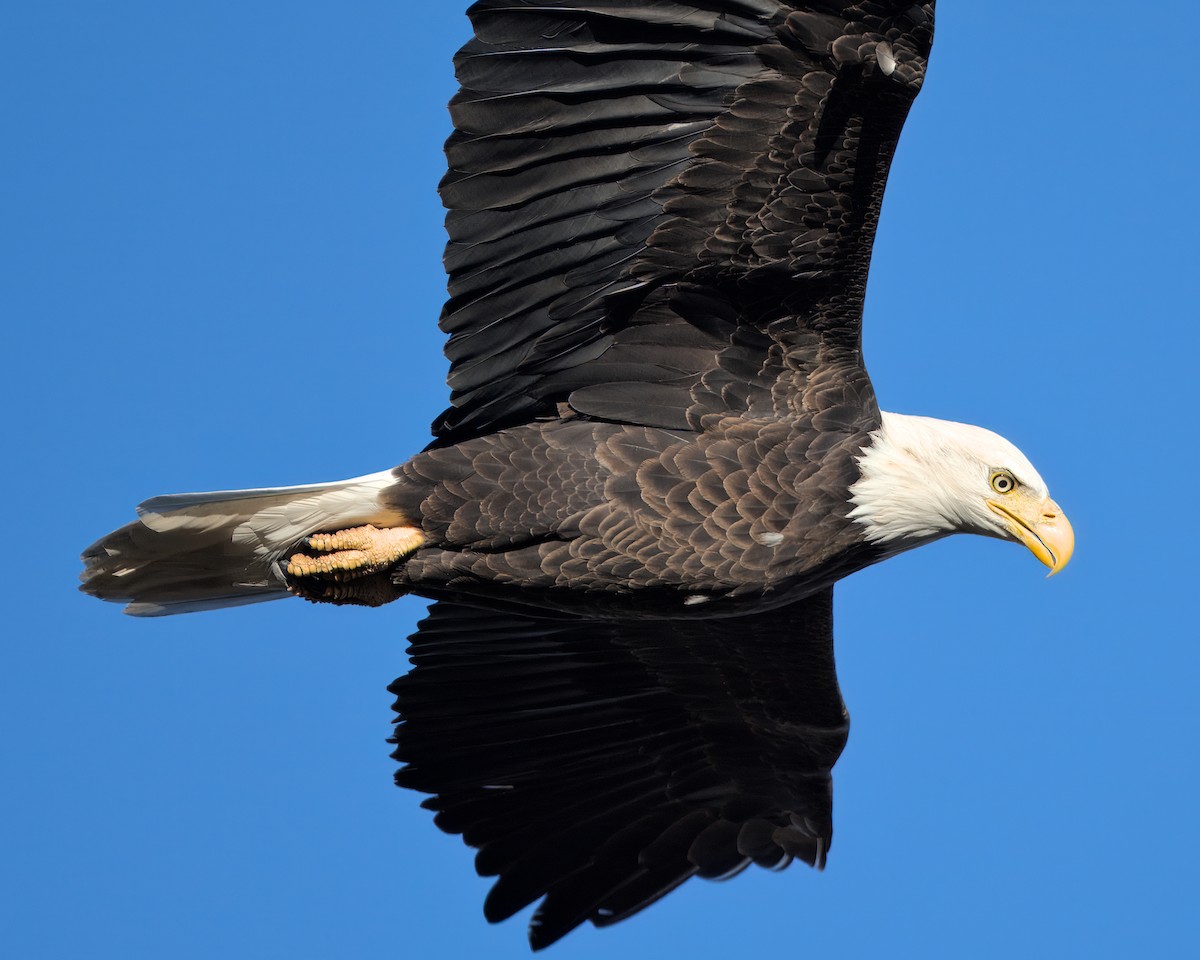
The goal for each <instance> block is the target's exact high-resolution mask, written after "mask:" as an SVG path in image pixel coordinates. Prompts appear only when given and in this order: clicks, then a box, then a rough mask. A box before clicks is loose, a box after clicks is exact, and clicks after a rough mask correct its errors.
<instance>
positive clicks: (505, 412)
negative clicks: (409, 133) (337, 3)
mask: <svg viewBox="0 0 1200 960" xmlns="http://www.w3.org/2000/svg"><path fill="white" fill-rule="evenodd" d="M469 14H470V16H471V19H472V22H473V24H474V27H475V39H473V40H472V41H471V42H470V43H468V44H467V45H466V46H465V47H464V48H463V49H462V50H461V51H460V52H459V54H458V56H457V57H456V59H455V63H456V65H457V71H458V77H459V79H460V81H461V84H462V89H461V90H460V92H459V93H458V95H457V96H456V97H455V98H454V100H453V102H452V104H451V112H452V115H453V119H454V123H455V127H456V130H455V133H454V134H453V136H451V138H450V140H449V142H448V143H447V146H446V153H447V159H448V161H449V167H450V170H449V173H448V174H447V176H446V178H445V180H444V182H443V185H442V197H443V200H444V202H445V204H446V206H447V207H448V209H449V214H448V216H447V229H448V231H449V234H450V243H449V245H448V247H447V250H446V257H445V260H446V267H447V269H448V271H449V274H450V280H449V293H450V299H449V301H448V302H447V304H446V307H445V310H444V312H443V316H442V320H441V325H442V328H443V329H444V330H445V331H446V333H447V334H449V340H448V342H447V345H446V355H447V356H448V358H449V359H450V363H451V369H450V376H449V382H450V386H451V388H452V403H453V406H452V407H451V408H450V409H449V410H447V411H446V412H445V413H444V414H442V415H441V416H440V417H439V418H438V420H437V421H435V423H434V432H435V434H437V436H438V437H439V442H453V441H454V440H456V439H460V438H462V437H463V436H467V435H472V434H476V433H480V432H486V431H487V430H492V429H496V428H498V427H501V426H504V425H507V424H512V423H517V422H523V421H526V420H528V419H530V418H531V417H533V416H537V415H542V414H546V413H551V414H552V413H553V412H554V410H555V405H556V404H557V403H559V402H564V401H565V402H569V403H571V405H572V406H573V407H575V408H576V409H577V410H580V411H581V412H585V413H588V414H590V415H594V416H600V417H604V418H608V419H618V420H623V419H633V420H635V421H636V422H647V423H651V424H654V425H661V426H680V425H684V424H686V423H687V422H688V419H687V418H686V417H685V416H684V414H685V411H686V410H687V408H688V407H689V406H690V405H692V404H693V403H696V402H697V399H696V396H695V394H696V392H697V388H698V387H699V392H700V393H703V392H704V388H703V386H701V377H702V375H703V374H705V373H706V372H711V371H714V370H717V369H718V368H723V369H724V370H725V376H724V381H728V382H722V378H721V377H718V378H717V380H716V381H714V382H713V383H709V384H708V385H707V386H708V392H709V393H710V394H711V393H713V392H714V391H716V392H717V393H721V392H722V391H726V392H728V385H729V383H732V382H736V381H748V380H753V379H755V376H756V369H757V368H758V367H762V366H763V364H764V362H766V361H767V358H768V355H769V354H771V353H772V345H773V344H779V343H782V345H783V352H784V353H786V352H787V348H788V346H789V338H790V337H791V336H793V335H798V334H799V332H800V331H801V330H807V331H809V332H812V331H816V332H819V333H822V334H826V333H829V332H830V331H832V332H833V333H834V334H835V335H837V336H840V337H841V338H842V339H844V340H845V342H846V343H848V344H850V345H851V348H852V349H853V350H857V343H858V326H859V323H860V321H861V307H862V296H863V291H864V289H865V283H866V276H867V268H868V263H869V257H870V250H871V244H872V241H873V239H874V233H875V224H876V221H877V218H878V213H879V206H880V202H881V199H882V195H883V188H884V183H885V181H886V178H887V170H888V166H889V163H890V161H891V156H892V153H893V151H894V148H895V145H896V140H897V138H898V137H899V133H900V128H901V125H902V123H903V121H904V117H905V116H906V114H907V112H908V108H909V105H910V103H911V101H912V99H913V97H915V96H916V93H917V91H918V90H919V88H920V85H921V82H922V80H923V77H924V71H925V63H926V59H927V56H928V53H929V49H930V44H931V42H932V35H933V3H932V2H928V3H913V2H911V0H858V2H839V0H812V2H809V3H793V2H782V0H479V2H477V3H475V5H474V6H472V7H471V9H470V11H469ZM773 321H782V322H781V323H775V322H773ZM746 326H750V327H753V328H754V332H753V333H748V332H746V331H745V330H743V329H741V328H744V327H746ZM764 333H765V334H767V335H766V336H764ZM731 346H732V347H733V348H734V349H733V351H732V352H733V355H732V356H729V357H725V358H723V359H722V358H721V357H720V356H719V354H721V353H722V352H723V351H728V350H729V349H730V348H731ZM809 348H811V345H809ZM775 353H776V354H778V353H779V351H778V350H776V351H775ZM773 363H774V365H775V366H776V367H782V366H786V365H787V364H786V363H785V361H784V360H782V359H781V358H780V357H779V356H775V357H774V360H773ZM759 379H762V380H763V382H762V383H761V384H759V385H758V389H764V390H766V391H767V392H768V393H769V392H770V386H771V385H770V382H769V381H770V380H771V377H769V376H768V377H759ZM612 384H619V386H616V387H613V386H610V385H612ZM742 392H744V390H743V391H742ZM700 402H703V400H701V401H700ZM718 402H727V403H730V404H732V405H733V406H735V407H736V406H737V405H739V404H752V403H753V399H750V400H747V399H746V398H745V397H742V396H741V395H740V394H739V391H738V390H736V389H734V390H733V392H732V395H731V396H726V397H723V398H721V399H720V400H719V401H718ZM639 412H640V418H639Z"/></svg>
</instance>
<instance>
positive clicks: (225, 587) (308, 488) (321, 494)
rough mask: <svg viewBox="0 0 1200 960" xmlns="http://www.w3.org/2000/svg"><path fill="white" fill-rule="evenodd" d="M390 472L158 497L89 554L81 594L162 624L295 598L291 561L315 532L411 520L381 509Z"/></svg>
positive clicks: (384, 507) (94, 545) (91, 547)
mask: <svg viewBox="0 0 1200 960" xmlns="http://www.w3.org/2000/svg"><path fill="white" fill-rule="evenodd" d="M395 482H396V478H395V477H394V476H393V474H392V472H391V471H390V470H385V471H383V472H381V473H374V474H369V475H368V476H365V477H354V478H352V479H349V480H336V481H333V482H331V483H316V484H308V485H305V486H298V487H270V488H263V489H258V490H220V491H214V492H210V493H182V494H174V495H172V496H166V497H155V498H154V499H152V500H147V501H146V502H145V503H142V504H140V505H139V506H138V508H137V511H138V519H137V520H135V521H134V522H133V523H129V524H126V525H125V526H123V527H121V528H120V529H119V530H114V531H113V532H112V533H110V534H109V535H108V536H106V537H103V538H101V539H100V540H97V541H96V542H95V543H94V544H92V545H91V546H90V547H88V548H87V550H85V551H84V553H83V563H84V570H83V573H82V574H81V575H80V580H82V581H83V583H82V586H81V587H80V589H81V590H82V591H83V592H84V593H89V594H91V595H92V596H94V597H99V598H100V599H101V600H109V601H113V602H117V603H125V604H126V607H125V612H126V613H128V614H132V615H133V616H135V617H160V616H167V615H170V614H176V613H191V612H193V611H197V610H215V609H218V608H220V607H233V606H240V605H243V604H248V603H260V602H262V601H265V600H278V599H281V598H283V597H286V596H289V590H288V584H287V580H286V579H285V566H286V564H287V559H288V557H289V556H290V555H291V554H292V553H293V552H294V551H295V549H296V548H297V547H298V546H299V545H300V544H301V542H302V541H303V540H304V539H305V538H306V537H308V536H310V535H311V534H314V533H319V532H325V531H331V530H340V529H344V528H346V527H351V526H354V525H356V524H378V525H380V526H398V525H401V524H403V523H404V522H405V521H404V519H403V517H402V516H400V514H399V513H398V511H397V510H395V509H394V508H390V507H388V506H387V505H386V504H384V503H382V502H381V496H380V495H381V493H382V492H383V491H384V490H386V489H388V488H389V487H391V486H392V485H393V484H394V483H395Z"/></svg>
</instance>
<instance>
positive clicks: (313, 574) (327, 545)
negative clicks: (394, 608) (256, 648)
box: [287, 524, 425, 606]
mask: <svg viewBox="0 0 1200 960" xmlns="http://www.w3.org/2000/svg"><path fill="white" fill-rule="evenodd" d="M424 540H425V537H424V535H423V534H422V533H421V531H420V530H418V529H417V528H416V527H382V528H380V527H376V526H374V525H372V524H367V525H366V526H362V527H351V528H350V529H348V530H338V531H337V532H335V533H317V534H313V536H311V537H309V538H308V539H307V540H305V541H304V542H303V544H302V549H303V550H304V551H305V552H303V553H296V554H293V556H292V558H291V559H290V560H289V561H288V565H287V575H288V577H289V583H288V587H289V589H290V590H291V591H292V592H293V593H295V594H298V595H299V596H302V597H304V598H305V599H308V600H313V601H323V602H326V603H363V604H366V605H368V606H379V605H380V604H382V603H387V602H389V601H390V600H395V599H396V597H398V596H400V593H399V591H397V590H396V589H395V588H394V587H392V585H391V578H390V577H388V576H387V575H386V574H387V572H388V571H389V570H391V568H392V567H394V566H395V565H396V564H397V563H399V562H400V561H401V560H403V559H404V558H405V557H407V556H409V555H410V554H412V553H413V552H414V551H415V550H416V549H417V548H418V547H420V546H421V544H422V543H423V542H424ZM368 580H369V581H370V582H367V581H368ZM385 587H386V589H385Z"/></svg>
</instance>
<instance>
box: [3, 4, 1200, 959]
mask: <svg viewBox="0 0 1200 960" xmlns="http://www.w3.org/2000/svg"><path fill="white" fill-rule="evenodd" d="M462 5H465V0H461V3H460V0H436V2H435V3H416V2H414V0H406V2H361V3H349V4H335V3H315V2H286V3H285V2H277V3H273V2H263V0H239V2H237V3H233V2H210V3H205V4H183V3H170V4H164V3H161V2H150V0H146V2H140V3H139V2H129V0H120V2H118V0H113V2H109V3H93V2H82V0H78V2H67V0H41V2H39V3H36V4H35V3H26V4H11V5H8V7H7V8H6V11H5V13H4V14H3V16H2V18H0V20H2V29H0V89H2V90H3V91H4V94H3V96H2V97H0V137H2V138H3V141H4V142H3V144H2V151H0V157H2V160H0V163H3V167H4V192H3V199H2V201H0V202H2V204H3V206H2V208H0V229H2V231H3V240H2V242H3V250H2V251H0V270H3V303H2V305H0V306H2V310H3V330H4V355H5V361H6V362H5V364H4V366H5V376H4V377H3V379H2V380H0V391H2V394H3V395H2V397H0V400H2V401H3V404H4V410H5V412H6V416H5V417H4V420H3V424H4V426H3V430H4V434H5V442H4V450H5V462H4V470H3V473H4V481H3V482H4V485H5V489H4V491H3V496H4V502H5V504H6V510H5V518H4V526H5V533H4V537H3V539H4V541H5V548H4V552H3V558H4V559H3V563H4V575H3V582H4V585H5V588H6V595H7V600H6V604H5V606H6V615H5V634H6V639H5V641H4V643H3V645H2V647H0V656H3V664H2V667H0V709H2V710H3V717H2V718H0V721H2V723H3V730H4V733H5V736H4V746H3V778H4V788H3V793H2V795H0V806H2V807H3V809H2V810H0V824H2V825H3V827H2V829H3V830H4V832H5V837H4V839H3V854H2V860H0V863H2V869H3V871H4V872H5V873H6V874H8V875H9V880H10V882H11V883H12V886H11V887H10V888H9V892H8V893H7V894H5V895H4V896H3V897H2V898H0V912H3V913H5V914H9V915H7V916H3V917H0V929H3V930H4V940H5V949H6V952H7V953H8V955H10V956H13V957H22V958H27V957H29V958H41V957H49V958H58V957H88V958H106V957H120V958H142V957H146V958H158V957H171V958H173V960H188V958H201V957H203V958H208V957H218V956H220V957H234V958H240V957H253V958H257V957H282V956H289V957H293V958H310V957H311V958H325V957H366V956H384V955H389V956H400V957H425V956H443V957H465V956H473V955H478V954H480V953H483V954H485V955H487V956H489V957H495V958H499V957H520V956H524V955H525V950H526V948H525V943H524V940H525V937H524V931H523V920H518V921H513V922H510V923H508V924H506V925H504V926H500V927H489V926H487V925H486V924H485V923H484V921H483V919H482V916H481V913H480V903H481V899H482V896H483V894H484V892H485V889H486V882H485V881H482V880H479V879H476V878H475V877H474V875H473V871H472V868H471V854H470V852H469V851H468V850H467V849H466V848H465V847H463V846H462V845H461V843H460V842H459V841H458V839H457V838H452V837H447V836H444V835H442V834H440V833H439V832H438V831H437V830H436V829H435V828H434V827H433V826H432V823H431V822H430V818H429V816H428V815H427V814H426V813H424V812H423V811H421V810H419V809H418V802H419V797H418V796H417V795H415V794H410V793H402V792H400V791H397V790H396V789H395V788H393V787H392V786H391V774H392V769H393V763H392V761H391V760H389V759H388V747H387V745H386V744H385V742H384V740H385V737H386V736H387V735H388V731H389V720H390V716H391V715H390V710H389V706H390V697H389V696H388V694H387V692H386V690H385V687H386V685H387V683H388V682H389V681H390V680H391V679H392V678H393V677H394V676H396V675H397V674H399V673H401V672H402V671H403V669H404V667H405V657H404V647H405V637H406V635H407V634H408V633H409V632H410V631H411V629H412V628H413V625H414V623H415V621H416V620H417V619H418V618H419V616H420V615H421V612H422V609H423V605H422V604H421V602H419V601H418V600H415V599H413V600H405V601H402V602H399V603H397V604H394V605H392V606H390V607H387V608H384V609H382V610H377V611H362V610H352V609H331V608H315V607H311V606H309V605H306V604H302V603H298V602H289V603H280V604H268V605H265V606H261V607H257V608H250V609H243V610H234V611H229V612H222V613H216V614H209V615H201V616H194V617H184V618H178V619H173V620H160V621H154V622H138V621H135V620H131V619H129V618H126V617H122V616H121V615H120V614H119V612H118V610H117V609H116V608H114V607H107V606H102V605H100V604H98V603H96V602H95V601H93V600H90V599H88V598H85V597H83V596H81V595H79V594H77V593H76V592H75V589H74V580H75V576H76V573H77V569H78V567H77V555H78V553H79V550H80V549H81V548H82V547H84V546H85V545H87V544H88V543H89V542H90V541H92V540H93V539H95V538H96V537H97V536H99V535H101V534H103V533H105V532H106V531H108V530H109V529H111V528H112V527H115V526H117V525H119V524H121V523H124V522H126V521H127V520H128V519H130V518H131V516H132V508H133V505H134V504H135V503H136V502H137V501H139V500H141V499H143V498H145V497H147V496H150V495H154V494H159V493H166V492H175V491H180V490H198V489H208V488H219V487H234V486H255V485H269V484H276V483H298V482H302V481H309V480H323V479H331V478H335V477H341V476H348V475H355V474H361V473H365V472H368V471H372V470H376V469H380V468H383V467H385V466H388V465H391V464H393V463H395V462H397V461H399V460H401V459H403V458H404V457H406V456H407V455H408V454H410V453H412V452H414V451H415V450H417V449H418V448H420V447H421V446H422V445H423V444H424V442H425V440H426V438H427V424H428V422H429V420H430V418H431V417H432V416H433V415H434V414H435V413H436V412H437V411H438V410H440V409H441V407H442V406H443V404H444V401H445V388H444V386H443V383H442V378H443V375H444V364H443V362H442V358H441V355H440V346H441V338H440V335H439V334H438V332H437V330H436V327H435V320H436V317H437V314H438V310H439V307H440V302H441V298H442V293H443V277H442V272H441V267H440V262H439V260H440V255H441V245H442V239H443V238H442V232H441V210H440V207H439V204H438V200H437V196H436V193H435V186H436V183H437V180H438V178H439V177H440V175H441V172H442V159H441V151H440V145H441V141H442V140H443V138H444V136H445V135H446V134H447V132H448V130H449V126H448V120H447V115H446V113H445V109H444V105H445V102H446V100H447V99H448V98H449V97H450V95H451V94H452V92H453V90H454V84H453V80H452V74H451V68H450V58H451V55H452V53H453V51H454V49H455V48H456V47H457V46H458V45H459V44H461V43H462V42H463V41H464V40H465V39H466V38H467V36H468V25H467V21H466V20H465V19H464V18H463V17H462V15H461V9H460V7H461V6H462ZM941 6H942V9H941V11H940V14H939V26H938V32H939V33H938V39H937V43H936V46H935V51H934V59H933V64H932V68H931V70H930V73H929V77H928V83H927V85H926V89H925V92H924V94H923V95H922V97H921V99H920V100H919V102H918V104H917V106H916V108H915V111H914V113H913V115H912V118H911V120H910V122H909V125H908V128H907V129H906V131H905V134H904V138H903V141H902V143H901V147H900V153H899V157H898V159H897V161H896V164H895V166H894V168H893V177H892V185H891V187H890V189H889V194H888V199H887V205H886V209H885V217H884V223H883V226H882V228H881V231H880V234H879V240H878V243H877V246H876V265H875V268H874V271H873V273H872V282H871V290H870V299H869V303H868V316H867V344H866V346H867V352H868V360H869V361H870V364H871V369H872V373H873V375H874V377H875V382H876V385H877V388H878V392H879V395H880V397H881V400H882V402H883V404H884V405H885V407H887V408H889V409H894V410H899V411H903V412H910V413H926V414H930V415H936V416H943V417H947V418H952V419H961V420H966V421H972V422H978V423H982V424H985V425H987V426H990V427H993V428H995V429H997V430H999V431H1001V432H1002V433H1004V434H1006V435H1008V436H1009V437H1011V438H1012V439H1013V440H1014V441H1016V442H1017V443H1018V445H1020V446H1022V447H1023V449H1024V450H1025V451H1026V452H1027V453H1028V454H1029V455H1030V456H1031V458H1032V459H1033V460H1034V462H1035V463H1037V464H1038V465H1039V466H1040V467H1041V470H1042V473H1043V474H1044V475H1045V476H1046V478H1047V479H1048V480H1049V482H1050V484H1051V489H1052V490H1053V492H1054V494H1055V496H1056V497H1057V498H1058V499H1059V500H1060V502H1061V503H1062V504H1063V505H1064V507H1065V508H1066V510H1067V512H1068V514H1069V515H1070V516H1071V517H1072V519H1073V520H1074V522H1075V525H1076V529H1077V532H1078V552H1077V554H1076V559H1075V561H1074V563H1073V564H1072V566H1071V568H1070V569H1069V570H1068V571H1067V572H1066V573H1065V574H1064V575H1062V576H1061V577H1059V578H1056V579H1055V580H1054V581H1051V582H1046V581H1045V580H1044V579H1043V576H1042V574H1043V571H1042V568H1041V567H1040V566H1039V565H1038V564H1037V563H1036V562H1035V561H1034V560H1033V558H1032V557H1030V556H1029V555H1028V554H1027V552H1025V551H1023V550H1021V549H1019V548H1016V547H1013V546H1011V545H1006V544H1001V543H997V542H992V541H983V540H975V539H969V538H956V539H954V540H952V541H947V542H944V543H941V544H938V545H936V546H934V547H931V548H928V549H925V550H922V551H918V552H916V553H913V554H909V555H907V556H905V557H901V558H899V559H897V560H895V561H892V562H889V563H887V564H884V565H882V566H880V567H878V568H875V569H873V570H870V571H868V572H866V573H864V574H861V575H859V576H856V577H854V578H853V579H851V580H850V581H849V582H847V583H845V584H844V585H843V586H842V587H840V588H839V591H838V618H839V623H838V638H839V639H838V656H839V666H840V673H841V678H842V682H843V689H844V694H845V697H846V700H847V702H848V704H849V706H850V709H851V712H852V714H853V717H854V723H853V730H852V733H851V738H850V745H849V747H848V749H847V751H846V753H845V755H844V756H843V758H842V760H841V762H840V763H839V764H838V767H837V769H836V771H835V783H836V801H835V821H836V824H837V837H836V842H835V843H834V846H833V850H832V853H831V856H830V861H829V868H828V870H827V871H826V872H825V873H824V874H823V875H822V874H816V873H813V872H811V871H809V870H806V869H804V868H803V867H799V868H797V867H793V868H792V869H791V870H789V871H788V872H787V873H786V874H784V875H782V876H776V875H771V874H766V873H764V872H761V871H752V872H750V873H747V874H745V875H743V876H742V877H740V878H738V879H737V880H734V881H732V882H731V883H729V884H724V885H720V884H711V883H704V882H700V881H693V882H691V883H689V884H687V885H686V886H685V887H684V888H683V889H682V890H680V891H679V892H677V893H675V894H673V895H671V896H670V897H668V898H667V899H666V900H665V901H663V902H662V903H660V904H658V905H657V906H655V907H654V908H652V909H651V910H650V911H648V912H647V913H646V914H644V915H642V916H640V917H638V918H636V919H635V920H633V921H631V922H629V923H627V924H624V925H622V926H620V927H618V928H615V929H612V930H608V931H594V930H592V929H591V928H587V929H583V930H581V931H579V932H577V933H575V934H573V935H572V936H570V937H569V938H568V939H567V940H565V941H564V942H563V943H562V944H560V945H559V946H558V947H557V948H555V956H557V957H562V958H564V960H566V958H575V957H600V956H606V957H608V956H621V957H624V958H628V960H635V958H648V957H662V956H676V955H685V954H686V955H689V956H692V957H697V958H707V957H714V958H715V957H727V956H732V955H741V956H793V955H794V956H814V957H815V956H833V957H880V956H886V957H899V956H917V957H930V956H948V957H949V956H953V957H968V956H969V957H1005V958H1007V957H1014V956H1035V957H1037V956H1047V957H1060V956H1089V957H1098V956H1120V955H1123V954H1128V953H1129V952H1131V951H1136V952H1137V954H1139V955H1142V956H1184V955H1190V950H1189V947H1194V941H1195V937H1196V934H1197V925H1198V923H1200V922H1198V921H1197V919H1196V893H1197V881H1196V875H1195V866H1194V865H1195V862H1196V855H1197V852H1198V851H1197V840H1198V839H1200V838H1198V827H1197V823H1198V822H1200V817H1198V816H1197V814H1196V798H1197V786H1198V781H1197V769H1196V764H1197V740H1198V735H1200V722H1198V714H1200V709H1198V707H1197V704H1196V689H1197V672H1198V671H1197V668H1198V666H1200V653H1198V646H1197V639H1198V637H1197V634H1198V631H1197V630H1196V626H1195V609H1196V604H1195V591H1196V589H1197V587H1196V583H1195V569H1196V561H1195V558H1196V553H1195V549H1194V544H1195V542H1196V536H1197V521H1196V514H1197V510H1196V501H1197V493H1196V487H1197V484H1198V482H1200V480H1198V475H1197V470H1196V466H1197V463H1196V456H1195V445H1196V428H1195V413H1194V410H1195V402H1194V397H1195V389H1194V382H1195V380H1194V378H1195V375H1196V345H1197V338H1196V320H1197V309H1196V297H1195V294H1194V287H1195V270H1196V254H1197V242H1196V223H1197V217H1198V214H1200V209H1198V206H1200V205H1198V204H1197V188H1196V170H1197V163H1196V149H1197V143H1198V140H1197V124H1196V118H1197V109H1196V102H1197V93H1198V83H1197V79H1196V77H1197V74H1196V70H1195V47H1196V41H1195V37H1194V30H1193V29H1192V28H1193V26H1194V22H1195V17H1194V6H1193V4H1190V3H1185V2H1183V0H1177V2H1158V3H1147V4H1143V5H1130V4H1128V3H1112V2H1109V3H1106V2H1062V3H1054V4H1047V3H1044V2H1034V0H1010V2H1008V3H1005V4H995V3H979V2H976V0H943V2H942V4H941ZM417 11H419V12H417Z"/></svg>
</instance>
